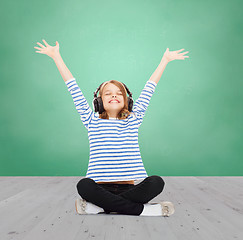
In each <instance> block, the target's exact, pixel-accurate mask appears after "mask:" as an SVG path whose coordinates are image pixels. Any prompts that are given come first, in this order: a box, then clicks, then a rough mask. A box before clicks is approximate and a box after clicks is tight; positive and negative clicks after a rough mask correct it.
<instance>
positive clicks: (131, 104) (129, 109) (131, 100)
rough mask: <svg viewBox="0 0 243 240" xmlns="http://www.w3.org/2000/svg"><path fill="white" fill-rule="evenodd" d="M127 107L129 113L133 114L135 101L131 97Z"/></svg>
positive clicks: (128, 99)
mask: <svg viewBox="0 0 243 240" xmlns="http://www.w3.org/2000/svg"><path fill="white" fill-rule="evenodd" d="M127 101H128V103H127V105H128V111H129V112H131V111H132V107H133V99H132V98H131V97H128V98H127Z"/></svg>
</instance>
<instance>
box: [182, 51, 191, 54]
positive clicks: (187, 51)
mask: <svg viewBox="0 0 243 240" xmlns="http://www.w3.org/2000/svg"><path fill="white" fill-rule="evenodd" d="M186 53H189V51H187V52H184V53H181V55H183V54H186Z"/></svg>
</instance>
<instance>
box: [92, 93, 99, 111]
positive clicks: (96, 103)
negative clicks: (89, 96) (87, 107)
mask: <svg viewBox="0 0 243 240" xmlns="http://www.w3.org/2000/svg"><path fill="white" fill-rule="evenodd" d="M93 108H94V111H95V112H98V111H99V106H98V101H97V97H96V98H94V100H93Z"/></svg>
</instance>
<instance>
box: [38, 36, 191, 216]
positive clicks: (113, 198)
mask: <svg viewBox="0 0 243 240" xmlns="http://www.w3.org/2000/svg"><path fill="white" fill-rule="evenodd" d="M43 42H44V44H45V46H44V45H42V44H41V43H39V42H37V44H38V45H39V46H40V48H39V47H34V48H36V49H38V50H39V51H36V52H37V53H42V54H46V55H48V56H49V57H51V58H52V59H53V60H54V62H55V63H56V65H57V67H58V70H59V71H60V73H61V75H62V77H63V79H64V81H65V84H66V85H67V88H68V91H69V92H70V93H71V96H72V98H73V102H74V104H75V107H76V109H77V111H78V113H79V114H80V118H81V121H82V123H83V124H84V126H85V128H86V129H87V130H88V136H89V143H90V158H89V165H88V171H87V174H86V176H85V178H83V179H81V180H80V181H79V182H78V183H77V191H78V193H79V195H80V196H81V199H80V198H79V199H77V200H76V201H75V207H76V211H77V213H78V214H98V213H111V212H113V213H119V214H127V215H136V216H138V215H141V216H170V215H172V214H173V213H174V212H175V209H174V205H173V204H172V203H171V202H168V201H163V202H160V203H157V204H148V202H149V201H150V200H152V199H153V198H154V197H156V196H157V195H159V194H160V193H161V192H162V191H163V189H164V186H165V182H164V180H163V179H162V178H161V177H160V176H157V175H153V176H148V175H147V173H146V170H145V169H144V165H143V162H142V159H141V155H140V149H139V144H138V128H139V126H140V125H141V124H142V121H143V117H144V115H145V112H146V110H147V107H148V105H149V101H150V99H151V97H152V94H153V93H154V91H155V87H156V86H157V83H158V82H159V80H160V78H161V75H162V73H163V71H164V69H165V67H166V65H167V64H168V62H170V61H172V60H175V59H185V58H186V57H188V56H184V54H186V53H188V52H184V53H180V52H181V51H182V50H184V49H181V50H178V51H169V48H167V49H166V52H165V53H164V56H163V58H162V60H161V62H160V64H159V66H158V68H157V69H156V70H155V72H154V73H153V75H152V76H151V77H150V79H149V80H148V81H147V82H146V84H145V87H144V88H143V90H142V92H141V94H140V96H139V98H138V99H137V100H136V102H135V104H134V106H133V99H132V94H131V92H130V91H129V89H128V88H127V86H126V85H125V84H123V83H121V82H119V81H116V80H110V81H107V82H104V83H103V84H101V85H100V86H99V87H98V88H97V90H96V92H95V93H94V100H93V107H94V109H95V111H92V109H91V108H90V106H89V104H88V102H87V101H86V99H85V97H84V95H83V93H82V92H81V90H80V88H79V86H78V84H77V82H76V79H75V78H74V77H73V75H72V74H71V72H70V71H69V70H68V68H67V66H66V65H65V63H64V62H63V60H62V57H61V55H60V52H59V43H58V42H56V46H54V47H52V46H50V45H49V44H48V43H47V42H46V41H45V40H44V39H43ZM98 91H99V96H98V97H97V95H96V94H97V92H98ZM127 94H129V97H128V96H127ZM96 112H98V113H96ZM138 180H143V181H142V182H140V183H139V184H135V181H138Z"/></svg>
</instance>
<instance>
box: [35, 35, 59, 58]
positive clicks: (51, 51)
mask: <svg viewBox="0 0 243 240" xmlns="http://www.w3.org/2000/svg"><path fill="white" fill-rule="evenodd" d="M42 40H43V42H44V43H45V45H46V46H44V45H42V44H41V43H39V42H37V44H38V45H39V46H41V48H39V47H34V48H36V49H38V50H40V51H36V52H37V53H42V54H46V55H48V56H49V57H51V58H52V59H54V58H55V57H56V56H57V55H58V54H59V43H58V42H57V41H56V46H54V47H52V46H50V45H49V44H48V43H47V42H46V41H45V40H44V39H42Z"/></svg>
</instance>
